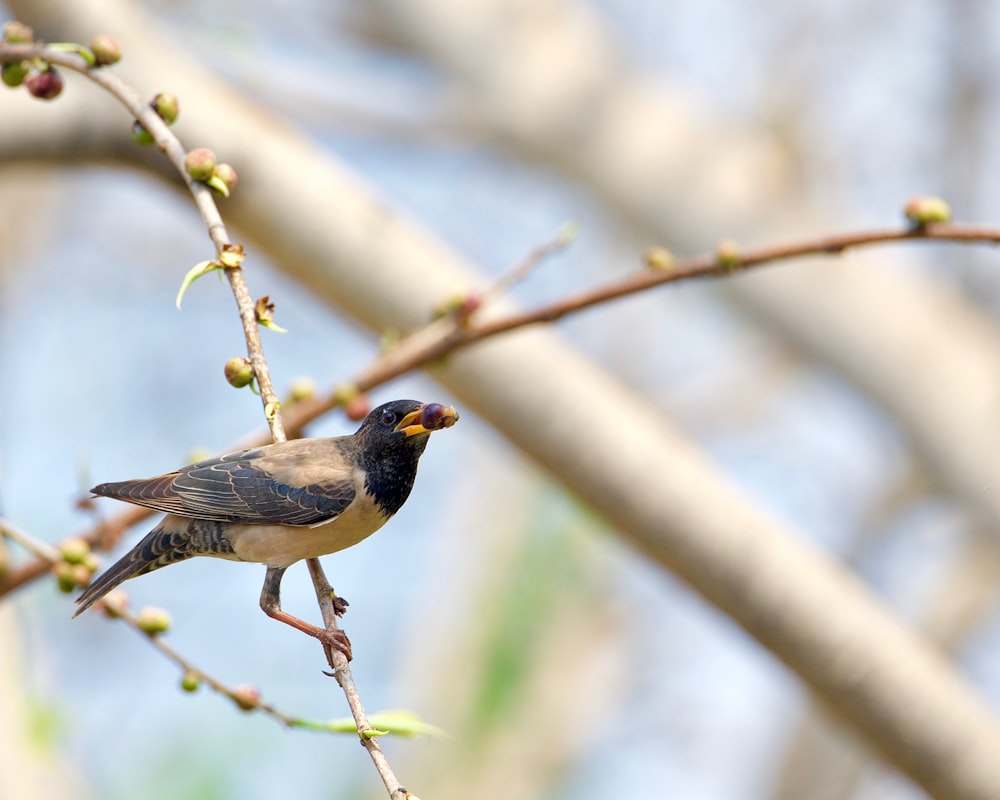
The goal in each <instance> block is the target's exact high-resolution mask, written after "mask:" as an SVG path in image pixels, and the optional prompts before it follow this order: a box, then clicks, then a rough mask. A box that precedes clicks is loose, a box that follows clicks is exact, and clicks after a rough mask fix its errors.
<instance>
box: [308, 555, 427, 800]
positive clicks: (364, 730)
mask: <svg viewBox="0 0 1000 800" xmlns="http://www.w3.org/2000/svg"><path fill="white" fill-rule="evenodd" d="M306 565H307V566H308V567H309V576H310V577H311V578H312V582H313V586H315V587H316V599H317V600H318V601H319V607H320V610H321V611H322V614H323V623H324V625H325V626H326V629H327V630H328V631H334V630H337V613H336V611H335V610H334V605H333V599H334V593H333V587H332V586H330V582H329V581H328V580H327V579H326V573H324V572H323V566H322V564H320V563H319V559H318V558H310V559H308V560H307V561H306ZM324 649H325V650H326V658H327V661H328V663H329V664H330V669H332V670H333V673H332V676H333V677H334V678H335V679H336V680H337V683H339V684H340V688H341V689H343V690H344V696H345V697H346V698H347V705H348V706H350V709H351V715H352V716H353V717H354V723H355V725H356V726H357V728H358V736H359V737H361V744H362V745H363V746H364V748H365V750H367V751H368V755H369V756H370V757H371V760H372V763H374V764H375V768H376V769H377V770H378V774H379V775H380V776H381V777H382V782H383V783H384V784H385V789H386V791H387V792H388V793H389V797H390V798H395V797H397V796H398V797H402V798H407V797H410V793H409V792H408V791H407V790H406V789H404V788H403V787H402V786H401V785H400V783H399V780H398V779H397V778H396V774H395V773H394V772H393V770H392V767H391V766H390V765H389V760H388V759H387V758H386V757H385V753H383V752H382V748H381V747H379V744H378V741H376V739H375V737H374V735H373V730H374V729H373V728H372V725H371V723H370V722H369V721H368V716H367V714H365V708H364V705H363V704H362V702H361V695H360V694H358V687H357V685H356V684H355V683H354V676H353V675H352V674H351V667H350V664H349V663H348V661H347V656H345V655H344V654H343V653H342V652H340V650H337V649H336V648H334V647H330V646H329V645H324Z"/></svg>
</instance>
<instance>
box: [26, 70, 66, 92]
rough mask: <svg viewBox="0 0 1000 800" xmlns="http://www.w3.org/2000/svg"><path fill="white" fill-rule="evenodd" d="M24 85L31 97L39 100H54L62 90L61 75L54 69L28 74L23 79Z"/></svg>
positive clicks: (34, 71) (33, 71)
mask: <svg viewBox="0 0 1000 800" xmlns="http://www.w3.org/2000/svg"><path fill="white" fill-rule="evenodd" d="M24 85H25V87H26V88H27V90H28V91H29V92H30V93H31V95H32V97H37V98H38V99H39V100H54V99H55V98H57V97H58V96H59V95H60V94H61V93H62V90H63V79H62V75H60V74H59V72H58V71H57V70H56V68H55V67H51V66H50V67H49V68H48V69H36V70H32V71H31V72H29V73H28V77H26V78H25V79H24Z"/></svg>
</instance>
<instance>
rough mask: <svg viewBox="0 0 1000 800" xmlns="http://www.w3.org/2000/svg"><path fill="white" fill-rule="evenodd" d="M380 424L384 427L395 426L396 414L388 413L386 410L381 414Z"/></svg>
mask: <svg viewBox="0 0 1000 800" xmlns="http://www.w3.org/2000/svg"><path fill="white" fill-rule="evenodd" d="M382 422H383V423H384V424H385V425H395V424H396V412H395V411H390V410H389V409H388V408H387V409H386V410H385V411H383V412H382Z"/></svg>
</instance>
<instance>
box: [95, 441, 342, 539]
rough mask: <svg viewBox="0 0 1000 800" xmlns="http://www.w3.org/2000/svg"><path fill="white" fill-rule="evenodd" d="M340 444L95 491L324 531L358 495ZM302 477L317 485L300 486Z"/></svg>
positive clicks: (201, 514)
mask: <svg viewBox="0 0 1000 800" xmlns="http://www.w3.org/2000/svg"><path fill="white" fill-rule="evenodd" d="M333 445H334V440H327V441H326V442H322V443H321V441H320V440H311V441H308V442H307V441H306V440H298V441H295V442H287V443H284V444H282V445H271V446H270V447H262V448H256V449H254V450H244V451H241V452H238V453H230V454H229V455H225V456H222V457H221V458H213V459H209V460H207V461H200V462H198V463H197V464H192V465H191V466H188V467H184V468H183V469H180V470H177V471H176V472H170V473H167V474H166V475H161V476H159V477H156V478H149V479H145V480H133V481H123V482H121V483H102V484H101V485H100V486H95V487H94V488H93V489H92V490H91V491H92V492H93V493H94V494H98V495H101V496H103V497H113V498H116V499H118V500H125V501H127V502H130V503H135V504H136V505H140V506H145V507H147V508H152V509H155V510H157V511H163V512H166V513H168V514H178V515H180V516H184V517H194V518H197V519H208V520H217V521H220V522H240V523H257V524H267V523H271V524H273V523H280V524H283V525H316V524H318V523H321V522H327V521H329V520H331V519H333V518H334V517H336V516H338V515H339V514H340V513H341V512H342V511H343V510H344V509H345V508H347V506H349V505H350V504H351V501H352V500H353V499H354V496H355V493H356V491H355V488H354V482H353V478H352V475H351V471H350V470H349V469H347V468H346V467H345V466H344V464H343V461H342V459H341V458H340V456H341V453H340V450H339V449H338V448H336V447H335V446H334V447H333V449H332V450H331V449H330V448H331V446H333ZM317 462H320V466H317ZM297 474H298V475H299V476H306V475H308V476H309V477H310V478H311V480H309V482H305V481H304V480H303V481H296V480H295V478H296V475H297ZM317 478H318V479H317Z"/></svg>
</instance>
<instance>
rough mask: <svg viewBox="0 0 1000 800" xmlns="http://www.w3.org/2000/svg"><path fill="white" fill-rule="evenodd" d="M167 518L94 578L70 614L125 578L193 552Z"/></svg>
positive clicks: (94, 600) (81, 610)
mask: <svg viewBox="0 0 1000 800" xmlns="http://www.w3.org/2000/svg"><path fill="white" fill-rule="evenodd" d="M170 521H171V518H170V517H166V518H165V519H164V520H163V521H162V522H161V523H160V524H159V525H157V526H156V527H155V528H153V530H151V531H150V532H149V533H148V534H146V536H145V537H144V538H143V540H142V541H141V542H139V543H138V544H137V545H136V546H135V547H133V548H132V549H131V550H130V551H129V552H128V553H126V554H125V555H124V556H122V558H120V559H119V560H118V561H116V562H115V563H114V564H112V565H111V566H110V567H109V568H108V569H107V570H106V571H105V572H104V574H102V575H101V576H100V577H99V578H97V580H95V581H94V582H93V583H92V584H90V586H88V587H87V588H86V590H85V591H84V592H83V594H81V595H80V596H79V597H78V598H77V600H76V602H77V604H78V605H79V606H80V607H79V608H78V609H77V610H76V613H75V614H74V615H73V616H74V617H78V616H79V615H80V614H82V613H83V612H84V611H86V610H87V609H88V608H90V607H91V606H92V605H93V604H94V603H96V602H97V601H98V600H100V599H101V598H102V597H104V595H106V594H107V593H108V592H110V591H111V590H112V589H114V588H116V587H117V586H119V585H120V584H122V583H124V582H125V581H127V580H128V579H129V578H134V577H136V576H137V575H145V574H146V573H147V572H152V571H153V570H157V569H159V568H160V567H165V566H167V565H168V564H174V563H176V562H178V561H183V560H184V559H186V558H190V557H191V556H193V555H195V553H194V552H192V550H191V547H190V537H188V536H186V535H185V532H184V531H183V529H182V530H174V529H172V526H171V525H170Z"/></svg>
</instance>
